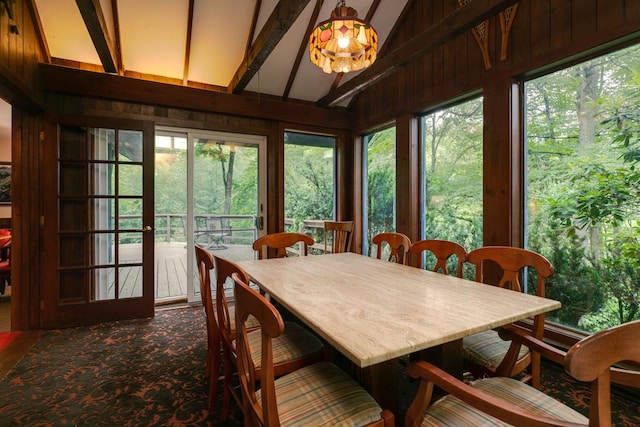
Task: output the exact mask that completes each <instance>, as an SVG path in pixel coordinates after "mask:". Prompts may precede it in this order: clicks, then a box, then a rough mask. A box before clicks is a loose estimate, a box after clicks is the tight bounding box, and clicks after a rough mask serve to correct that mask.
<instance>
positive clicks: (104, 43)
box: [76, 0, 118, 73]
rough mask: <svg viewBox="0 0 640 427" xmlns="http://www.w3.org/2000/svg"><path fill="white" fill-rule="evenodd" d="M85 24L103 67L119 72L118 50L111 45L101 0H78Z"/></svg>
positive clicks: (108, 70)
mask: <svg viewBox="0 0 640 427" xmlns="http://www.w3.org/2000/svg"><path fill="white" fill-rule="evenodd" d="M76 4H77V5H78V9H79V10H80V14H81V15H82V19H83V20H84V24H85V25H86V26H87V30H88V31H89V35H90V36H91V40H92V41H93V45H94V46H95V48H96V52H98V56H99V57H100V61H101V62H102V67H103V68H104V71H105V72H107V73H117V72H118V65H117V64H118V61H117V59H116V52H115V50H114V49H113V47H112V46H111V39H110V38H109V31H108V30H107V24H106V22H105V19H104V14H103V13H102V7H101V6H100V0H76Z"/></svg>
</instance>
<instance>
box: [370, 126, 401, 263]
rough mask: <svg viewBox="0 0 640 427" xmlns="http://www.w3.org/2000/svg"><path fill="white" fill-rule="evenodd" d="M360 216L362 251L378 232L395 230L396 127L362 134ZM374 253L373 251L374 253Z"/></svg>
mask: <svg viewBox="0 0 640 427" xmlns="http://www.w3.org/2000/svg"><path fill="white" fill-rule="evenodd" d="M364 142H365V150H366V152H365V158H364V159H365V160H364V165H363V169H364V174H365V189H364V192H363V196H364V198H365V203H364V208H365V213H364V218H365V221H366V223H365V224H364V227H363V228H364V229H365V230H367V233H366V235H365V236H364V237H365V242H364V245H363V248H362V250H363V253H364V254H367V253H369V249H370V248H371V247H372V245H371V239H372V238H373V236H375V235H376V234H378V233H382V232H386V231H395V230H396V128H395V127H392V128H388V129H385V130H382V131H380V132H375V133H372V134H369V135H367V136H365V138H364ZM374 255H375V254H374Z"/></svg>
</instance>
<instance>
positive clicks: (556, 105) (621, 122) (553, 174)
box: [525, 46, 640, 332]
mask: <svg viewBox="0 0 640 427" xmlns="http://www.w3.org/2000/svg"><path fill="white" fill-rule="evenodd" d="M639 73H640V46H633V47H629V48H626V49H624V50H621V51H618V52H615V53H612V54H608V55H606V56H602V57H599V58H595V59H592V60H589V61H587V62H584V63H581V64H578V65H575V66H572V67H570V68H566V69H563V70H560V71H558V72H555V73H553V74H550V75H547V76H544V77H541V78H537V79H535V80H531V81H528V82H526V84H525V108H526V119H525V129H526V131H525V143H526V144H527V147H526V153H527V154H526V155H527V158H526V173H527V177H526V192H527V200H526V206H527V215H528V217H527V219H526V236H527V237H526V238H527V245H528V247H529V248H530V249H532V250H534V251H536V252H539V253H542V254H543V255H545V256H546V257H547V258H549V260H550V261H551V262H552V263H553V265H554V267H555V274H554V276H553V277H552V278H551V280H550V286H548V288H547V296H548V297H549V298H554V299H557V300H559V301H561V303H562V308H561V309H560V310H558V311H555V312H552V313H549V314H548V315H547V319H548V320H550V321H554V322H557V323H560V324H562V325H565V326H568V327H570V328H576V329H579V330H582V331H586V332H596V331H598V330H601V329H604V328H606V327H609V326H613V325H616V324H619V323H624V322H627V321H630V320H634V319H639V318H640V274H639V273H638V271H640V270H639V269H638V267H640V258H639V257H638V254H639V253H640V252H639V250H640V221H639V220H640V209H639V208H640V186H639V185H638V183H639V182H640V168H638V166H639V165H638V162H639V161H640V142H639V140H640V121H639V120H638V119H639V118H640V78H639V76H640V74H639Z"/></svg>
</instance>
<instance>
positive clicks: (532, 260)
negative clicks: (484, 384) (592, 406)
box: [463, 246, 553, 388]
mask: <svg viewBox="0 0 640 427" xmlns="http://www.w3.org/2000/svg"><path fill="white" fill-rule="evenodd" d="M467 262H468V263H470V264H473V265H474V266H475V268H476V276H475V278H476V281H477V282H482V283H487V282H488V280H487V279H488V277H489V274H488V272H493V273H494V274H493V276H496V280H494V281H493V282H494V283H491V284H494V285H496V286H499V287H501V288H507V289H512V290H514V291H516V292H522V291H523V289H522V281H521V276H523V274H525V270H526V268H527V267H532V268H534V269H535V271H536V276H537V279H536V283H535V294H536V295H537V296H539V297H543V298H544V296H545V283H546V279H548V278H549V277H551V275H553V265H551V262H550V261H549V260H548V259H546V258H545V257H544V256H542V255H540V254H538V253H536V252H533V251H530V250H527V249H522V248H516V247H511V246H484V247H481V248H477V249H474V250H472V251H470V252H469V253H468V254H467ZM496 268H497V269H498V271H497V272H498V274H495V272H496ZM491 269H492V270H491ZM544 320H545V314H544V313H542V314H538V315H536V316H535V317H534V318H533V327H532V334H533V335H534V336H535V337H536V338H538V339H542V337H543V335H544ZM463 348H464V358H465V362H466V363H467V366H468V367H469V368H470V370H471V372H472V373H474V374H475V375H476V376H481V375H486V374H488V375H499V376H514V375H516V374H519V373H521V372H523V371H524V370H525V369H526V368H529V371H530V372H529V374H528V375H524V376H523V377H522V380H523V381H531V385H533V386H534V387H536V388H538V387H539V385H540V356H539V354H538V355H535V354H534V355H532V354H531V353H530V352H529V351H528V349H527V348H526V347H522V346H520V345H517V344H516V343H511V342H509V341H504V340H502V339H501V338H500V337H499V336H498V333H497V332H496V331H494V330H489V331H485V332H480V333H477V334H474V335H471V336H469V337H465V338H464V339H463ZM511 359H515V360H516V363H515V364H513V365H512V366H513V367H512V368H509V366H511V364H510V362H511Z"/></svg>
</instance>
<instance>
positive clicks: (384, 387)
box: [358, 358, 400, 416]
mask: <svg viewBox="0 0 640 427" xmlns="http://www.w3.org/2000/svg"><path fill="white" fill-rule="evenodd" d="M359 371H360V372H359V375H358V376H359V377H360V378H359V379H360V381H361V384H362V385H363V387H364V388H365V389H366V390H367V391H368V392H369V393H371V395H372V396H373V398H374V399H375V400H376V402H378V404H379V405H380V407H381V408H382V409H388V410H390V411H391V412H393V413H394V414H395V415H396V416H398V414H399V411H400V402H399V399H398V397H399V395H400V390H399V387H400V361H399V360H398V359H397V358H396V359H391V360H387V361H386V362H382V363H378V364H377V365H373V366H369V367H367V368H363V369H360V370H359Z"/></svg>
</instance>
